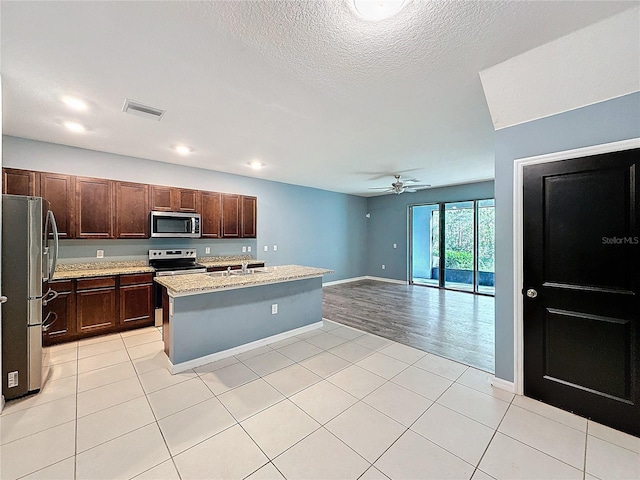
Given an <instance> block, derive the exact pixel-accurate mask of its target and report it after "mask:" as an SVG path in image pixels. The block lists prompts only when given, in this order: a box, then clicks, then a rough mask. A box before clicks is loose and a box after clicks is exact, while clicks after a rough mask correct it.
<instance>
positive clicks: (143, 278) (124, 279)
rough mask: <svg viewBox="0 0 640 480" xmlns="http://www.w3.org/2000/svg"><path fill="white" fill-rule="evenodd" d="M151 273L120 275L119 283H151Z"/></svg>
mask: <svg viewBox="0 0 640 480" xmlns="http://www.w3.org/2000/svg"><path fill="white" fill-rule="evenodd" d="M152 281H153V274H152V273H132V274H130V275H120V285H138V284H141V283H151V282H152Z"/></svg>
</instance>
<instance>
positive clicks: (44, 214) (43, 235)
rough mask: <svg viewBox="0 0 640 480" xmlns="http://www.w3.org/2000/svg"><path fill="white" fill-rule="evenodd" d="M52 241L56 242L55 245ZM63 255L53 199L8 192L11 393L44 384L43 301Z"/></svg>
mask: <svg viewBox="0 0 640 480" xmlns="http://www.w3.org/2000/svg"><path fill="white" fill-rule="evenodd" d="M50 246H52V247H53V248H52V249H51V248H50ZM57 257H58V231H57V227H56V222H55V217H54V216H53V212H51V211H50V210H49V202H47V201H46V200H44V199H43V198H40V197H28V196H22V195H3V196H2V295H3V296H4V297H6V299H7V300H6V302H5V303H4V304H3V305H2V393H3V394H4V397H5V399H7V400H10V399H12V398H16V397H20V396H23V395H26V394H28V393H33V392H37V391H38V390H40V387H41V386H42V378H41V377H42V331H43V328H45V329H46V328H47V325H46V324H45V325H44V326H43V319H42V305H43V303H44V304H45V305H46V302H47V301H50V300H52V299H53V298H55V297H56V296H57V293H56V292H54V291H52V290H50V289H49V290H47V291H46V293H44V295H43V291H44V290H45V289H46V288H47V281H48V279H49V278H51V277H52V276H53V273H54V272H55V268H56V261H57Z"/></svg>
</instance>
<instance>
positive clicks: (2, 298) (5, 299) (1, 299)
mask: <svg viewBox="0 0 640 480" xmlns="http://www.w3.org/2000/svg"><path fill="white" fill-rule="evenodd" d="M7 300H8V298H7V297H5V296H4V295H2V296H0V303H5V302H6V301H7Z"/></svg>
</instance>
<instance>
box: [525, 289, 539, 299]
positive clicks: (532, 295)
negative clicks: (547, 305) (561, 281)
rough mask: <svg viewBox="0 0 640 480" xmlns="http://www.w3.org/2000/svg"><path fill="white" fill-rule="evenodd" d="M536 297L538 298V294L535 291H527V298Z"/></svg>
mask: <svg viewBox="0 0 640 480" xmlns="http://www.w3.org/2000/svg"><path fill="white" fill-rule="evenodd" d="M537 296H538V292H537V291H536V290H535V289H533V288H530V289H529V290H527V297H529V298H536V297H537Z"/></svg>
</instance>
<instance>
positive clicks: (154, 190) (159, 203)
mask: <svg viewBox="0 0 640 480" xmlns="http://www.w3.org/2000/svg"><path fill="white" fill-rule="evenodd" d="M174 199H175V189H173V188H171V187H159V186H157V185H152V186H151V210H156V211H158V212H171V211H173V205H174V203H176V202H175V200H174Z"/></svg>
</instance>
